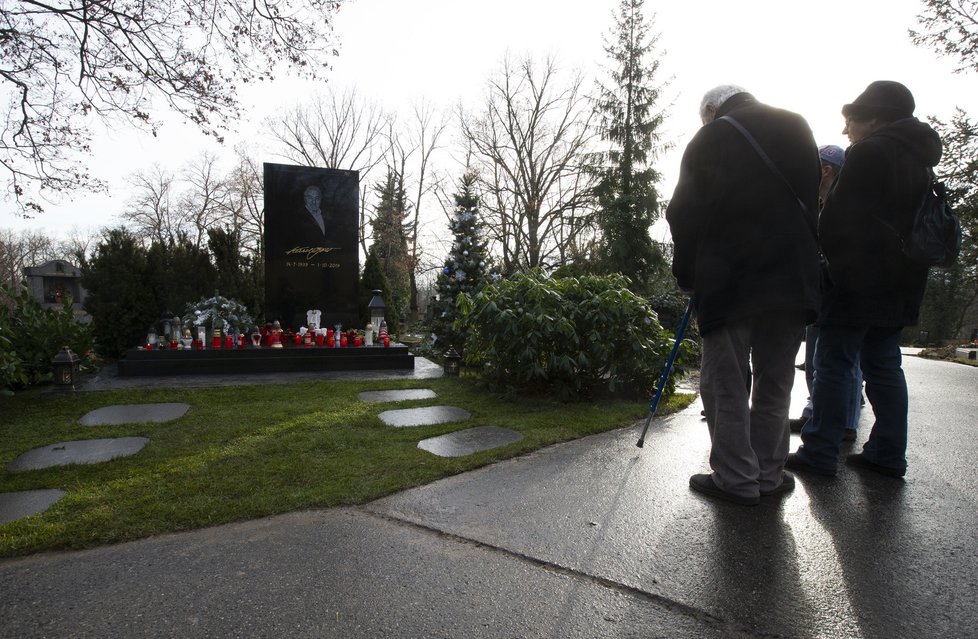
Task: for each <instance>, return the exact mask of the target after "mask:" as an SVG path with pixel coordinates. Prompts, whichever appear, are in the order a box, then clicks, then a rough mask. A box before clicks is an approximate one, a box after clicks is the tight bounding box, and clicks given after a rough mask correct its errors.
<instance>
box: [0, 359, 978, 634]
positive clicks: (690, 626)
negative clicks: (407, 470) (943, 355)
mask: <svg viewBox="0 0 978 639" xmlns="http://www.w3.org/2000/svg"><path fill="white" fill-rule="evenodd" d="M905 370H906V371H907V375H908V380H909V386H910V397H911V415H910V422H911V437H910V453H909V461H910V469H909V471H908V475H907V477H906V480H904V481H901V480H893V479H890V478H886V477H882V476H878V475H874V474H871V473H866V472H860V471H856V470H852V469H848V468H844V469H843V470H842V471H841V472H840V474H839V476H838V477H837V478H835V479H834V480H833V479H816V480H810V479H807V478H804V477H800V478H799V482H798V487H797V489H796V490H795V492H794V493H793V494H790V495H788V496H786V497H784V498H781V499H766V500H764V501H763V503H762V504H761V505H760V506H758V507H755V508H744V507H739V506H734V505H729V504H725V503H718V502H714V501H711V500H708V499H706V498H703V497H701V496H699V495H698V494H695V493H692V492H690V490H689V489H688V485H687V482H688V478H689V475H690V474H692V473H695V472H703V471H706V470H707V457H708V453H709V440H708V436H707V433H706V426H705V423H703V422H702V421H701V420H700V416H699V410H700V407H699V404H698V403H695V404H693V405H692V406H691V407H690V408H689V409H687V410H686V411H684V412H683V413H681V414H678V415H673V416H670V417H667V418H662V419H657V420H656V421H655V422H654V423H653V426H652V428H651V430H650V434H649V436H648V437H647V439H646V444H645V448H644V449H638V448H636V447H635V440H636V439H637V433H638V430H639V429H640V427H641V425H642V424H641V423H639V424H637V425H636V427H635V428H633V429H625V430H619V431H613V432H610V433H605V434H602V435H597V436H594V437H589V438H586V439H582V440H578V441H575V442H570V443H567V444H562V445H558V446H553V447H550V448H547V449H545V450H542V451H538V452H537V453H534V454H531V455H528V456H525V457H522V458H519V459H514V460H510V461H507V462H503V463H500V464H495V465H493V466H489V467H486V468H483V469H480V470H477V471H473V472H469V473H465V474H463V475H459V476H456V477H452V478H449V479H446V480H442V481H440V482H436V483H434V484H430V485H428V486H423V487H420V488H417V489H413V490H409V491H406V492H404V493H400V494H397V495H394V496H391V497H388V498H386V499H383V500H379V501H377V502H373V503H371V504H368V505H366V506H364V507H362V508H354V509H334V510H324V511H309V512H302V513H293V514H289V515H283V516H279V517H273V518H268V519H263V520H258V521H252V522H244V523H239V524H232V525H227V526H220V527H215V528H210V529H206V530H201V531H195V532H190V533H182V534H174V535H166V536H161V537H156V538H151V539H147V540H143V541H138V542H133V543H127V544H120V545H117V546H111V547H103V548H96V549H92V550H88V551H82V552H74V553H54V554H46V555H38V556H33V557H27V558H23V559H13V560H0V619H2V624H0V635H2V636H4V637H30V636H49V637H66V636H86V637H173V636H181V637H229V636H241V637H270V636H277V637H293V636H294V637H459V638H463V637H464V638H469V637H680V638H682V637H689V638H693V637H696V638H699V637H708V638H711V637H770V636H783V637H857V638H858V637H865V638H875V637H880V638H883V637H886V638H900V637H907V638H910V637H914V638H916V637H974V636H976V634H978V630H976V629H978V603H976V602H978V463H976V460H978V443H976V438H975V429H976V426H975V420H974V416H973V413H974V409H975V405H976V396H978V393H976V391H978V368H974V367H968V366H962V365H956V364H952V363H947V362H935V361H929V360H922V359H919V358H916V357H907V358H905ZM805 393H806V391H805V389H804V379H803V376H802V373H801V372H799V373H798V378H797V382H796V390H795V397H794V400H795V402H794V406H793V410H792V414H793V415H797V414H799V413H800V411H801V407H802V406H803V404H804V398H805ZM871 424H872V415H871V411H869V410H866V411H864V413H863V416H862V424H861V432H860V436H859V440H858V441H857V443H856V445H855V446H854V449H855V450H858V447H859V446H860V445H861V442H862V441H864V440H865V436H866V433H867V432H868V430H867V429H868V427H869V426H871ZM792 439H793V440H795V441H793V443H792V449H794V448H795V447H796V446H797V438H796V437H793V438H792Z"/></svg>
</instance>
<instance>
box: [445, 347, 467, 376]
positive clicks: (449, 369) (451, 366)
mask: <svg viewBox="0 0 978 639" xmlns="http://www.w3.org/2000/svg"><path fill="white" fill-rule="evenodd" d="M443 357H444V358H445V377H458V372H459V368H460V367H461V364H462V356H461V355H459V354H458V352H457V351H456V350H455V347H454V346H449V347H448V350H447V351H445V354H444V355H443Z"/></svg>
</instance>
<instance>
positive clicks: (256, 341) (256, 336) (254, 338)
mask: <svg viewBox="0 0 978 639" xmlns="http://www.w3.org/2000/svg"><path fill="white" fill-rule="evenodd" d="M251 346H252V347H253V348H261V329H259V328H258V327H257V326H256V327H255V328H254V329H252V331H251Z"/></svg>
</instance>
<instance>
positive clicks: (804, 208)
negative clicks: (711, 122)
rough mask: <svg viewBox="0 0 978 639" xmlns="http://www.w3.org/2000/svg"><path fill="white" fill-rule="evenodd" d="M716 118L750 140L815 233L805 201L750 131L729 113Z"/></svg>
mask: <svg viewBox="0 0 978 639" xmlns="http://www.w3.org/2000/svg"><path fill="white" fill-rule="evenodd" d="M718 119H719V120H726V121H727V122H728V123H729V124H730V125H731V126H732V127H733V128H735V129H737V130H738V131H740V134H741V135H743V136H744V138H746V139H747V141H748V142H750V145H751V146H752V147H754V150H755V151H757V155H759V156H760V157H761V159H762V160H764V164H766V165H767V168H769V169H771V173H774V174H775V175H776V176H778V178H780V180H781V181H782V182H783V183H784V185H785V186H787V187H788V190H789V191H791V194H792V195H793V196H795V201H796V202H798V206H800V207H801V210H802V211H804V212H805V215H806V218H805V223H806V224H807V225H808V228H809V229H810V230H811V231H812V233H813V234H815V229H814V228H812V223H811V221H809V220H808V217H807V216H808V214H809V210H808V207H807V206H805V203H804V202H803V201H802V199H801V198H800V197H798V193H797V192H795V189H794V187H793V186H791V183H790V182H788V179H787V178H786V177H785V176H784V174H783V173H781V171H779V170H778V167H777V166H775V165H774V162H773V161H771V158H770V156H768V154H767V153H765V152H764V149H762V148H761V145H760V144H758V142H757V140H755V139H754V136H753V135H751V134H750V131H748V130H747V129H745V128H744V125H742V124H741V123H740V122H738V121H737V120H734V119H733V118H732V117H730V116H729V115H724V116H721V117H720V118H718ZM816 235H817V234H816Z"/></svg>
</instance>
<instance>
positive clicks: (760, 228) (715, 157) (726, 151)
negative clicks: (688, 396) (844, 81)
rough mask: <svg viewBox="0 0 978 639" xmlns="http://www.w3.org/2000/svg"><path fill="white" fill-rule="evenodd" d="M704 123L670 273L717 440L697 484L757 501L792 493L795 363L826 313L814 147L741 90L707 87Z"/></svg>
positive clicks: (687, 163) (672, 210)
mask: <svg viewBox="0 0 978 639" xmlns="http://www.w3.org/2000/svg"><path fill="white" fill-rule="evenodd" d="M725 116H726V117H725ZM700 117H701V119H702V121H703V127H702V128H701V129H700V130H699V131H698V132H697V134H696V136H695V137H694V138H693V140H692V141H691V142H690V143H689V146H688V147H687V148H686V151H685V153H684V155H683V159H682V165H681V167H680V175H679V182H678V184H677V186H676V190H675V193H674V194H673V197H672V200H671V201H670V203H669V207H668V209H667V210H666V219H667V220H668V222H669V226H670V228H671V230H672V238H673V243H674V249H675V250H674V257H673V265H672V271H673V274H674V275H675V276H676V279H677V281H678V284H679V286H680V288H682V289H683V290H685V291H687V292H688V293H689V294H691V295H692V296H693V304H694V308H695V309H696V317H697V321H698V324H699V327H700V333H701V335H702V336H703V364H702V371H701V377H700V392H701V395H702V398H703V404H704V408H705V412H706V421H707V425H708V427H709V431H710V439H711V441H712V449H711V451H710V466H711V468H712V469H713V472H712V474H697V475H693V476H692V477H691V478H690V482H689V483H690V487H691V488H692V489H693V490H696V491H698V492H701V493H704V494H706V495H709V496H712V497H716V498H719V499H724V500H726V501H731V502H734V503H737V504H744V505H754V504H757V503H759V501H760V497H761V496H768V495H775V494H778V493H783V492H787V491H790V490H791V489H792V488H793V487H794V478H793V477H792V476H791V475H790V474H789V473H786V472H784V462H785V458H786V456H787V454H788V439H789V432H788V407H789V403H790V398H791V386H792V383H793V381H794V362H795V355H796V354H797V352H798V348H799V346H800V344H801V337H802V333H803V332H804V328H805V325H806V324H807V323H809V322H811V321H813V320H814V319H815V313H816V311H817V310H818V307H819V272H818V251H817V247H816V239H815V227H816V223H817V220H816V214H817V210H818V186H819V178H820V164H819V157H818V147H817V146H816V145H815V140H814V138H813V137H812V132H811V129H810V128H809V127H808V124H807V123H806V122H805V120H804V119H803V118H802V117H801V116H799V115H797V114H795V113H791V112H789V111H785V110H782V109H777V108H774V107H771V106H768V105H765V104H762V103H760V102H758V101H757V100H756V99H755V98H754V96H752V95H751V94H750V93H748V92H747V91H745V90H744V89H742V88H740V87H736V86H731V85H727V86H720V87H717V88H715V89H712V90H711V91H709V92H707V94H706V95H705V96H704V98H703V101H702V104H701V106H700ZM731 118H732V119H733V121H731ZM738 125H739V126H740V127H742V128H743V129H744V130H745V131H741V130H740V129H739V128H738ZM748 136H750V138H751V139H748ZM762 154H763V155H762ZM751 371H752V372H751ZM748 375H752V376H753V384H752V393H750V394H749V393H748V391H747V387H748V385H747V382H748V381H749V380H748V379H747V376H748Z"/></svg>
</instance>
